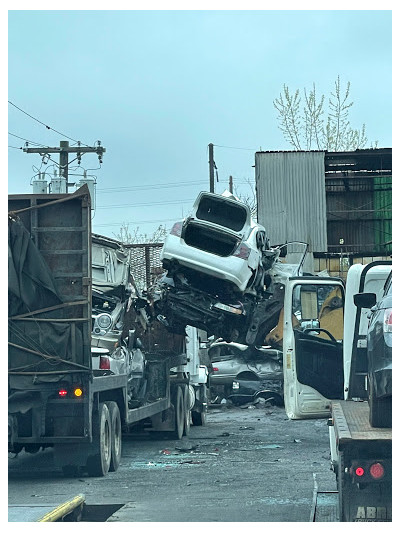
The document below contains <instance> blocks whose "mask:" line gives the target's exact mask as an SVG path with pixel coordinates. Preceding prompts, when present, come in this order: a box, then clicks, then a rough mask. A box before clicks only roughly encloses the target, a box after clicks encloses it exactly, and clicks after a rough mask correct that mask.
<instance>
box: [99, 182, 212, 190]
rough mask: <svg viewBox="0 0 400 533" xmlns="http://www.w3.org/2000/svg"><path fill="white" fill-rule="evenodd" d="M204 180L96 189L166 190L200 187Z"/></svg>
mask: <svg viewBox="0 0 400 533" xmlns="http://www.w3.org/2000/svg"><path fill="white" fill-rule="evenodd" d="M203 183H204V180H201V181H181V182H170V183H155V184H153V185H147V186H143V185H132V186H130V187H109V188H105V189H104V188H101V189H97V192H126V191H139V190H147V189H168V188H170V187H171V188H173V187H184V186H187V185H202V184H203Z"/></svg>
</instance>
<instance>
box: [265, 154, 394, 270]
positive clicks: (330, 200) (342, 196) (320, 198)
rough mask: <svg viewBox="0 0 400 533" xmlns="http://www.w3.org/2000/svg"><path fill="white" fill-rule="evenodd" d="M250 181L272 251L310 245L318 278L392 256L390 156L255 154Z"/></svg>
mask: <svg viewBox="0 0 400 533" xmlns="http://www.w3.org/2000/svg"><path fill="white" fill-rule="evenodd" d="M255 178H256V193H257V208H258V221H259V222H260V223H261V224H263V225H264V226H265V227H266V229H267V233H268V236H269V239H270V242H271V244H273V245H274V244H282V243H285V242H288V241H293V240H297V241H303V242H307V243H309V245H310V252H312V253H313V257H314V269H315V270H316V271H319V270H324V269H327V270H328V271H330V273H331V274H334V275H342V276H343V275H344V274H345V272H346V271H347V269H348V267H349V266H350V265H351V264H352V263H354V262H369V261H370V260H371V258H380V257H382V258H386V257H388V256H390V254H391V241H392V205H391V204H392V149H391V148H374V149H372V148H371V149H363V150H356V151H354V152H325V151H310V152H305V151H304V152H303V151H296V152H294V151H273V152H257V153H256V154H255Z"/></svg>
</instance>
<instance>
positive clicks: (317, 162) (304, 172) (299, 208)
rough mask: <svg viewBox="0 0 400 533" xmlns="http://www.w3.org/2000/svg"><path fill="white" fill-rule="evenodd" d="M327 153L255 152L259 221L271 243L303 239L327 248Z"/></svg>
mask: <svg viewBox="0 0 400 533" xmlns="http://www.w3.org/2000/svg"><path fill="white" fill-rule="evenodd" d="M324 159H325V152H324V151H312V152H298V151H296V152H256V154H255V174H256V191H257V209H258V222H259V223H260V224H263V225H264V226H265V228H266V230H267V235H268V238H269V239H270V242H271V244H282V243H285V242H287V241H293V240H297V241H303V242H307V243H308V244H309V246H310V248H309V250H310V251H311V252H326V251H327V231H326V199H325V162H324Z"/></svg>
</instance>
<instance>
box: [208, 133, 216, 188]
mask: <svg viewBox="0 0 400 533" xmlns="http://www.w3.org/2000/svg"><path fill="white" fill-rule="evenodd" d="M208 164H209V167H210V192H214V167H215V163H214V145H213V144H212V143H210V144H209V145H208Z"/></svg>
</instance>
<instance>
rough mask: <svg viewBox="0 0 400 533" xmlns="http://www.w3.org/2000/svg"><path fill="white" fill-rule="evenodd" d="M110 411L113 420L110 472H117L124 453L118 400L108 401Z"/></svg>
mask: <svg viewBox="0 0 400 533" xmlns="http://www.w3.org/2000/svg"><path fill="white" fill-rule="evenodd" d="M106 403H107V407H108V410H109V411H110V421H111V461H110V469H109V471H110V472H116V471H117V470H118V467H119V463H120V462H121V454H122V428H121V415H120V412H119V408H118V405H117V403H116V402H106Z"/></svg>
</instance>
